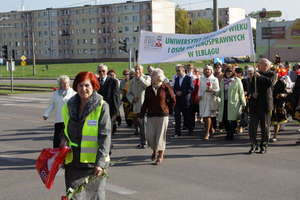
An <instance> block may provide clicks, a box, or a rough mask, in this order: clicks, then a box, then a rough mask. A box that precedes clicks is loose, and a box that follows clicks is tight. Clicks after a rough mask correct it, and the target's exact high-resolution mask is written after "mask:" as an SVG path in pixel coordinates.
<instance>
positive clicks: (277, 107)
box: [43, 58, 300, 199]
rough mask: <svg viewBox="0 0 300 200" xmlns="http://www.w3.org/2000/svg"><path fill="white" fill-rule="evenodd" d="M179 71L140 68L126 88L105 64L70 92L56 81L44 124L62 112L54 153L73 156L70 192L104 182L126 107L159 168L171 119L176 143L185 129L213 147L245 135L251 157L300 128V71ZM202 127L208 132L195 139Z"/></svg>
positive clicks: (268, 66)
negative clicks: (88, 182)
mask: <svg viewBox="0 0 300 200" xmlns="http://www.w3.org/2000/svg"><path fill="white" fill-rule="evenodd" d="M175 70H176V74H175V75H174V76H173V78H172V80H169V79H168V78H167V77H166V76H165V74H164V71H163V70H162V69H160V68H154V67H152V66H148V67H147V73H144V69H143V66H142V65H136V66H135V68H134V70H127V69H126V70H124V71H123V76H124V77H123V79H122V80H121V81H120V80H118V79H117V77H116V72H115V71H114V70H109V69H108V67H107V66H106V65H104V64H100V65H98V66H97V73H92V72H80V73H79V74H78V75H77V76H76V77H75V80H74V83H73V87H72V88H71V87H70V79H69V77H67V76H60V77H59V78H58V84H59V89H58V90H56V91H55V92H54V94H53V97H52V99H51V102H50V104H49V107H48V108H47V109H46V110H45V113H44V114H43V118H44V119H45V120H46V119H48V117H49V114H50V113H51V112H52V111H53V110H54V109H56V119H55V126H54V127H55V130H54V132H55V133H54V141H53V147H60V146H62V145H66V144H67V145H68V146H70V147H71V148H72V152H71V153H70V155H68V157H67V159H66V162H65V170H66V172H65V178H66V187H67V188H69V187H73V186H74V185H76V184H78V182H80V181H81V180H82V179H83V178H84V177H86V176H88V175H92V174H95V175H101V174H102V173H104V169H106V168H107V167H108V165H109V161H110V159H109V157H110V154H111V147H112V144H111V135H114V134H115V133H116V132H117V127H118V126H120V124H121V117H120V106H122V107H123V110H124V114H125V122H126V124H127V125H128V127H133V128H134V133H133V134H135V135H139V138H140V141H139V144H138V145H137V148H142V149H143V148H145V146H146V144H147V145H148V146H149V147H150V148H151V149H152V151H153V152H152V155H151V159H152V160H153V161H154V163H155V164H156V165H159V164H160V163H161V162H162V161H163V159H164V153H165V149H166V137H167V129H168V126H169V116H170V115H173V116H174V118H175V131H174V133H173V134H172V138H180V137H181V136H182V135H183V131H182V130H183V129H186V130H187V134H188V135H197V136H199V137H202V138H203V140H210V138H211V136H213V135H214V134H216V133H217V132H219V133H220V132H222V133H225V135H226V137H225V139H226V140H234V137H235V135H236V134H237V132H241V131H243V129H244V128H246V127H247V128H248V134H249V137H250V149H249V152H248V153H249V154H252V153H254V152H258V153H261V154H264V153H266V152H267V148H268V143H269V142H270V141H271V142H276V141H277V137H278V133H279V131H280V130H281V128H284V126H285V125H284V124H285V123H286V122H288V120H291V119H294V120H296V121H298V122H300V64H295V65H294V66H293V67H291V66H290V64H289V63H285V64H283V63H281V62H276V64H274V65H272V63H271V62H270V61H269V60H268V59H265V58H261V59H260V60H259V61H258V63H257V64H256V66H246V67H245V68H241V67H239V66H238V65H229V64H221V63H216V64H214V65H213V66H210V65H206V66H204V67H203V68H197V67H195V66H193V64H188V65H182V64H177V65H176V66H175ZM61 113H62V114H61ZM197 123H202V124H203V125H204V126H203V127H204V129H203V130H201V131H196V129H195V127H196V124H197ZM258 125H259V126H260V130H261V139H260V140H259V139H258V138H257V129H258ZM271 125H273V126H274V129H273V130H274V131H273V136H272V134H271V131H270V126H271ZM295 131H298V130H295ZM104 184H105V179H104V178H103V179H101V180H99V181H98V182H94V183H93V186H91V190H92V191H93V190H94V191H96V192H94V193H93V192H91V191H89V192H87V193H86V194H85V195H99V196H97V199H98V198H99V199H104V197H103V196H104V189H103V188H104V187H102V186H103V185H104ZM92 188H94V189H92ZM101 188H102V189H103V191H100V190H101ZM81 195H83V194H81ZM94 198H96V196H93V197H90V196H89V197H87V196H82V198H81V197H78V198H76V199H94Z"/></svg>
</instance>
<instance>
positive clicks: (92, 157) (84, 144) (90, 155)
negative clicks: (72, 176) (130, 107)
mask: <svg viewBox="0 0 300 200" xmlns="http://www.w3.org/2000/svg"><path fill="white" fill-rule="evenodd" d="M102 105H103V101H101V103H100V105H99V106H98V107H97V108H96V109H95V110H94V111H93V112H91V113H90V114H89V115H88V116H87V117H86V119H85V121H84V125H83V128H82V139H81V143H80V162H81V163H95V162H96V156H97V152H98V148H99V144H98V121H99V118H100V115H101V112H102ZM62 115H63V118H64V124H65V130H64V134H65V136H66V138H67V141H68V146H70V147H72V146H74V147H78V146H79V145H78V144H76V143H74V142H72V141H71V139H70V137H69V133H68V124H69V120H70V115H69V110H68V106H67V104H65V105H64V106H63V108H62ZM72 161H73V152H69V153H68V154H67V156H66V159H65V164H68V163H71V162H72Z"/></svg>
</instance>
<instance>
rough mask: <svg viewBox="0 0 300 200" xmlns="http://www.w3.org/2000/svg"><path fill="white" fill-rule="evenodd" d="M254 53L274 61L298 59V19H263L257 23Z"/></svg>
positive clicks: (299, 33)
mask: <svg viewBox="0 0 300 200" xmlns="http://www.w3.org/2000/svg"><path fill="white" fill-rule="evenodd" d="M256 55H257V57H258V58H259V57H265V58H268V59H270V60H272V61H274V58H275V55H279V56H280V57H281V60H282V61H289V62H299V60H300V19H296V20H291V21H264V22H258V23H257V29H256Z"/></svg>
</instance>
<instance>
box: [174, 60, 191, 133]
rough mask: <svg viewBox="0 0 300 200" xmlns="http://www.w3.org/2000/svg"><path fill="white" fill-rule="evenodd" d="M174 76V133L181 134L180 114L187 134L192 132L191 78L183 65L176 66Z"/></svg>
mask: <svg viewBox="0 0 300 200" xmlns="http://www.w3.org/2000/svg"><path fill="white" fill-rule="evenodd" d="M176 74H177V76H176V78H175V83H174V86H173V89H174V93H175V95H176V105H175V135H173V137H177V136H181V114H182V115H183V118H184V125H185V126H186V128H187V129H188V133H189V135H191V134H192V133H193V123H192V117H191V104H192V99H191V97H192V92H193V90H194V85H193V81H192V78H191V77H190V76H188V75H186V73H185V68H184V66H183V65H178V66H176Z"/></svg>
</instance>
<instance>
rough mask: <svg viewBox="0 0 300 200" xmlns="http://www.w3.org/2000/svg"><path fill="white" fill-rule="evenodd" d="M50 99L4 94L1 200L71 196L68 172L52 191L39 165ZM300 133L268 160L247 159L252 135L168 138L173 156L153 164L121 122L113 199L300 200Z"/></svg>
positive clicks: (290, 134)
mask: <svg viewBox="0 0 300 200" xmlns="http://www.w3.org/2000/svg"><path fill="white" fill-rule="evenodd" d="M50 96H51V93H46V94H45V93H43V94H19V95H14V96H10V95H9V96H5V95H0V147H1V149H0V200H38V199H43V200H54V199H60V196H61V195H62V194H63V193H64V180H63V175H59V176H57V177H56V181H55V184H54V187H53V189H52V190H47V189H45V187H44V186H43V185H42V184H41V181H40V179H39V177H38V175H37V172H36V171H35V168H34V164H35V160H36V158H37V157H38V155H39V152H40V151H41V149H42V148H46V147H51V145H52V142H51V138H52V133H53V122H52V121H51V120H50V121H43V120H42V117H41V116H42V113H43V110H44V108H45V107H46V106H47V103H48V100H49V98H50ZM299 128H300V127H299V125H298V126H296V125H295V124H294V123H291V124H289V125H288V126H286V127H285V130H284V131H283V132H282V133H281V134H280V135H279V141H278V142H276V143H273V144H271V146H270V148H269V151H268V153H267V154H264V155H260V154H254V155H247V154H245V153H246V152H247V151H248V149H249V143H248V136H247V134H246V133H244V134H241V135H239V136H237V137H236V140H235V141H232V142H226V141H224V136H223V135H218V136H215V137H214V138H213V139H212V140H211V141H209V142H205V141H203V140H201V139H200V137H199V136H198V135H197V136H190V137H189V136H183V137H182V138H176V139H169V138H168V143H167V151H166V155H167V157H166V159H165V160H164V162H163V163H162V165H160V166H154V165H152V162H151V161H150V155H151V151H150V150H149V149H145V150H137V149H135V146H136V144H137V142H138V138H137V137H135V136H133V130H132V129H129V128H126V126H125V124H122V126H121V127H120V128H119V132H118V134H117V135H116V136H115V137H114V139H113V143H114V146H115V148H114V150H113V155H112V160H113V163H114V165H113V166H112V167H111V168H110V170H109V184H108V187H107V198H106V199H107V200H198V199H200V200H299V199H300V190H299V188H300V159H299V154H300V146H299V145H295V142H296V141H297V140H299V138H300V134H299V133H298V132H297V129H299ZM172 132H173V128H172V124H171V125H170V130H169V134H172ZM196 133H197V134H199V133H200V130H199V129H198V130H197V131H196Z"/></svg>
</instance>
